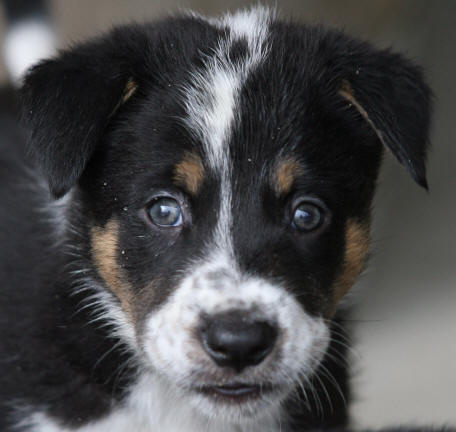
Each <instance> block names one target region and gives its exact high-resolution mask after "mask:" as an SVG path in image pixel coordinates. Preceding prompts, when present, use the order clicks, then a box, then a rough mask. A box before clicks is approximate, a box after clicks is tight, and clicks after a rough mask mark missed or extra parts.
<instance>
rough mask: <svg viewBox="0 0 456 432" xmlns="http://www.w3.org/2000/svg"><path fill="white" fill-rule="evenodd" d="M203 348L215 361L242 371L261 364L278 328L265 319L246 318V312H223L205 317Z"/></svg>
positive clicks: (271, 345) (270, 349)
mask: <svg viewBox="0 0 456 432" xmlns="http://www.w3.org/2000/svg"><path fill="white" fill-rule="evenodd" d="M200 336H201V341H202V344H203V347H204V349H205V351H206V352H207V353H208V354H209V356H210V357H211V358H212V359H213V360H214V362H215V363H216V364H217V365H219V366H226V367H231V368H233V369H235V370H236V371H238V372H241V371H242V370H243V369H244V368H246V367H247V366H254V365H257V364H259V363H261V362H262V361H263V360H264V359H265V358H266V357H267V356H268V354H269V353H270V352H271V351H272V349H273V348H274V344H275V341H276V339H277V329H276V328H275V327H273V326H272V325H271V324H269V323H268V322H266V321H255V320H251V319H249V316H248V314H247V313H246V312H238V311H232V312H226V313H223V314H218V315H214V316H211V317H208V318H205V319H204V324H203V325H202V327H201V329H200Z"/></svg>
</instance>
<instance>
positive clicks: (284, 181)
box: [273, 159, 303, 195]
mask: <svg viewBox="0 0 456 432" xmlns="http://www.w3.org/2000/svg"><path fill="white" fill-rule="evenodd" d="M302 172H303V169H302V166H301V165H300V163H299V162H298V161H296V160H294V159H284V160H281V161H279V163H278V164H277V168H276V170H275V175H274V181H273V188H274V190H275V192H276V193H277V194H278V195H283V194H287V193H288V192H289V191H290V190H291V187H292V186H293V183H294V181H295V179H296V178H297V177H298V176H299V175H301V174H302Z"/></svg>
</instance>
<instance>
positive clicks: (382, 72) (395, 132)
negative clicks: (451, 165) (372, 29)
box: [339, 47, 432, 189]
mask: <svg viewBox="0 0 456 432" xmlns="http://www.w3.org/2000/svg"><path fill="white" fill-rule="evenodd" d="M356 51H358V55H355V56H354V57H356V58H353V57H352V58H350V60H349V68H348V70H346V71H345V78H344V79H342V81H341V84H340V89H339V95H340V96H342V97H343V98H344V99H345V100H346V101H348V103H349V104H350V105H351V106H352V107H353V108H354V109H356V110H357V111H358V113H359V115H361V116H362V117H363V119H364V121H365V122H367V123H368V124H369V125H370V126H371V127H372V128H373V130H374V131H375V133H376V134H377V136H378V138H379V139H380V141H381V142H382V143H383V144H384V145H385V146H386V147H387V148H389V149H390V150H391V152H392V153H393V154H394V156H395V157H396V158H397V159H398V160H399V162H400V163H401V164H402V165H404V166H405V168H406V169H407V171H408V172H409V174H410V175H411V176H412V177H413V179H414V180H415V181H416V182H417V183H418V184H419V185H421V186H422V187H424V188H426V189H427V180H426V154H427V149H428V146H429V128H430V117H431V99H432V95H431V91H430V89H429V87H428V86H427V85H426V83H425V82H424V79H423V73H422V71H421V69H420V68H419V67H418V66H416V65H414V64H413V63H412V62H410V61H408V60H406V59H405V58H404V57H402V56H401V55H398V54H393V53H391V52H390V51H389V50H385V51H377V50H373V49H370V47H363V48H362V49H361V50H356ZM356 51H355V52H356Z"/></svg>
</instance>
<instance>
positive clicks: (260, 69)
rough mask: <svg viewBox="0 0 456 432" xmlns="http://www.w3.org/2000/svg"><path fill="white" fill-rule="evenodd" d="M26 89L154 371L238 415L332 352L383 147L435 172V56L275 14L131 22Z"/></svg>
mask: <svg viewBox="0 0 456 432" xmlns="http://www.w3.org/2000/svg"><path fill="white" fill-rule="evenodd" d="M23 101H24V107H25V108H24V113H25V114H24V116H25V121H26V123H27V127H29V128H30V131H31V141H30V142H31V149H32V152H33V153H34V154H35V156H36V158H37V160H38V162H39V164H40V166H41V168H42V170H43V173H44V175H45V176H46V177H47V179H48V181H49V184H50V189H51V192H52V193H53V194H54V195H55V196H56V197H59V196H62V195H64V194H66V193H67V192H68V191H69V190H70V189H71V188H74V189H75V194H74V195H73V204H70V206H71V207H70V210H71V208H72V207H73V206H74V207H77V208H78V216H77V217H78V225H79V226H78V231H79V235H80V236H81V235H82V238H83V240H82V241H81V240H79V243H80V248H81V249H82V253H83V254H84V256H85V258H86V260H87V261H88V262H89V264H88V265H89V267H90V272H91V281H92V282H91V284H92V285H93V286H94V287H97V288H96V289H99V290H100V293H102V297H101V298H102V299H103V302H104V304H105V306H106V307H105V313H106V314H107V316H110V317H111V319H112V320H114V321H115V323H116V325H117V327H118V328H119V329H120V330H119V334H121V335H122V337H124V338H126V339H127V340H128V343H129V344H130V346H131V347H132V349H133V350H134V351H135V355H136V356H137V357H138V358H140V359H141V362H142V364H143V366H144V369H145V370H149V371H150V373H152V374H155V375H156V376H160V377H161V379H164V380H165V382H167V383H169V386H170V388H171V389H177V393H179V394H181V395H183V397H185V398H188V399H189V400H190V401H191V403H193V404H194V405H195V406H197V407H199V408H200V409H201V410H202V411H206V412H210V413H211V415H213V416H220V417H223V418H226V419H229V420H230V421H233V422H237V421H243V420H245V419H247V418H252V417H257V416H259V415H261V413H265V412H272V411H274V408H277V407H278V406H279V404H280V401H281V400H282V399H283V398H284V397H285V396H286V395H288V394H289V392H290V391H291V390H292V389H294V388H295V387H296V385H297V383H299V382H301V381H302V382H303V383H304V384H305V382H306V380H307V379H308V378H309V377H310V376H311V374H312V372H313V371H314V370H315V368H316V367H317V366H318V364H319V362H320V360H321V359H322V356H323V355H324V353H325V350H326V348H327V345H328V338H329V332H328V323H329V322H330V318H331V317H332V316H333V314H334V312H335V310H336V307H337V305H338V303H339V302H340V301H341V299H342V298H343V297H344V295H345V293H346V292H347V291H348V290H349V288H350V287H351V285H352V284H353V283H354V281H355V280H356V278H357V276H358V275H359V274H360V272H361V271H362V269H363V266H364V264H365V261H366V257H367V255H368V249H369V218H370V206H371V200H372V196H373V192H374V188H375V182H376V178H377V174H378V168H379V164H380V159H381V154H382V150H383V147H385V146H386V147H387V148H388V149H389V150H390V151H391V152H392V153H393V154H394V155H395V156H396V158H397V159H398V160H399V161H400V162H401V163H402V164H403V165H404V166H405V168H406V169H407V170H408V171H409V172H410V174H411V175H412V176H413V178H414V179H415V180H416V181H417V182H418V183H419V184H421V185H422V186H425V185H426V180H425V170H424V163H425V152H426V145H427V138H428V124H429V91H428V88H427V87H426V86H425V84H424V83H423V80H422V76H421V73H420V71H419V69H417V68H416V67H415V66H413V65H412V64H410V63H409V62H408V61H406V60H404V59H403V58H402V57H401V56H398V55H395V54H392V53H390V52H389V51H379V50H375V49H373V48H372V47H371V46H369V45H367V44H364V43H360V42H357V41H354V40H352V39H349V38H347V37H346V36H345V35H344V34H342V33H339V32H335V31H325V30H323V29H321V28H314V27H304V26H298V25H292V24H284V23H281V22H279V21H277V20H275V19H274V18H273V17H271V15H270V14H269V13H268V12H267V11H265V10H262V9H257V10H253V11H250V12H242V13H238V14H236V15H229V16H225V17H224V18H222V19H220V20H217V21H215V20H211V21H206V20H204V19H201V18H197V17H187V18H179V19H170V20H168V21H163V22H159V23H156V24H152V25H148V26H133V27H127V28H120V29H117V30H115V31H113V32H112V33H111V34H109V35H108V36H106V37H104V38H101V39H97V40H95V41H93V42H89V43H87V44H85V45H80V46H77V47H75V48H74V49H72V50H69V51H66V52H64V53H62V54H61V55H60V56H59V57H58V58H56V59H54V60H49V61H46V62H44V63H42V64H41V65H39V66H37V67H35V68H34V69H33V70H32V71H31V73H30V74H29V76H28V77H27V79H26V82H25V86H24V88H23ZM76 204H77V205H76ZM81 233H82V234H81ZM214 407H216V409H213V408H214Z"/></svg>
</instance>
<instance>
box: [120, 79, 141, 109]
mask: <svg viewBox="0 0 456 432" xmlns="http://www.w3.org/2000/svg"><path fill="white" fill-rule="evenodd" d="M136 90H138V84H136V83H135V82H134V81H133V79H131V78H130V79H129V80H128V82H127V85H126V86H125V89H124V92H123V95H122V99H121V101H120V104H121V105H122V104H124V103H125V102H127V100H128V99H130V98H131V97H132V96H133V95H134V94H135V92H136Z"/></svg>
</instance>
